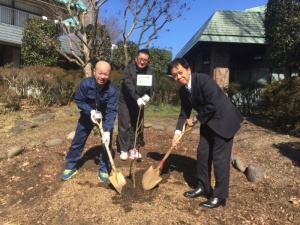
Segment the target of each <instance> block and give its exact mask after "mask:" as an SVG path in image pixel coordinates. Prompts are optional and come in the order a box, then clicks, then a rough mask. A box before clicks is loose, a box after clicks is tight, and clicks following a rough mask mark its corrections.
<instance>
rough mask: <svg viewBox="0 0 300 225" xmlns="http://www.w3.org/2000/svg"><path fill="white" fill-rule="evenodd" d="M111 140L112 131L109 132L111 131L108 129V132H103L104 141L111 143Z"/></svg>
mask: <svg viewBox="0 0 300 225" xmlns="http://www.w3.org/2000/svg"><path fill="white" fill-rule="evenodd" d="M109 141H110V132H109V131H106V132H104V134H103V137H102V142H103V143H107V144H109Z"/></svg>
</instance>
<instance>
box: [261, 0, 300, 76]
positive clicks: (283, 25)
mask: <svg viewBox="0 0 300 225" xmlns="http://www.w3.org/2000/svg"><path fill="white" fill-rule="evenodd" d="M264 26H265V39H266V45H267V62H268V64H269V66H270V67H272V68H286V69H288V70H289V71H290V72H291V70H292V69H295V68H298V69H299V68H300V4H299V3H297V1H295V0H269V1H268V4H267V9H266V14H265V21H264Z"/></svg>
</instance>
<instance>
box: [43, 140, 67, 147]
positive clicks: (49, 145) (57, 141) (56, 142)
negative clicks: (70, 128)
mask: <svg viewBox="0 0 300 225" xmlns="http://www.w3.org/2000/svg"><path fill="white" fill-rule="evenodd" d="M62 142H63V140H62V139H59V138H57V139H52V140H49V141H46V142H45V143H44V146H46V147H52V146H56V145H60V144H61V143H62Z"/></svg>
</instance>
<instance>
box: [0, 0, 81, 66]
mask: <svg viewBox="0 0 300 225" xmlns="http://www.w3.org/2000/svg"><path fill="white" fill-rule="evenodd" d="M56 1H57V2H58V3H60V2H64V1H66V0H56ZM50 2H51V1H49V0H0V66H3V65H5V64H9V63H13V64H14V66H16V67H18V66H20V65H21V64H22V62H21V44H22V34H23V30H24V24H25V21H26V20H27V19H29V18H33V17H42V18H43V19H48V20H51V21H53V22H55V19H56V18H53V16H52V15H51V13H50V11H49V10H47V9H49V7H48V6H51V3H50ZM77 4H78V7H80V8H82V7H84V8H85V6H84V4H83V3H82V1H78V2H77ZM60 41H61V45H62V49H63V51H64V52H65V53H67V54H70V53H71V51H70V48H69V45H68V39H67V38H66V37H64V36H60ZM75 51H76V53H77V54H78V55H81V53H80V52H79V51H78V50H77V49H75Z"/></svg>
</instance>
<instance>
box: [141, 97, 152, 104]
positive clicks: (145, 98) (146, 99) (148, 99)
mask: <svg viewBox="0 0 300 225" xmlns="http://www.w3.org/2000/svg"><path fill="white" fill-rule="evenodd" d="M142 99H143V100H144V102H145V103H147V102H149V101H150V97H149V95H144V96H143V97H142Z"/></svg>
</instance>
